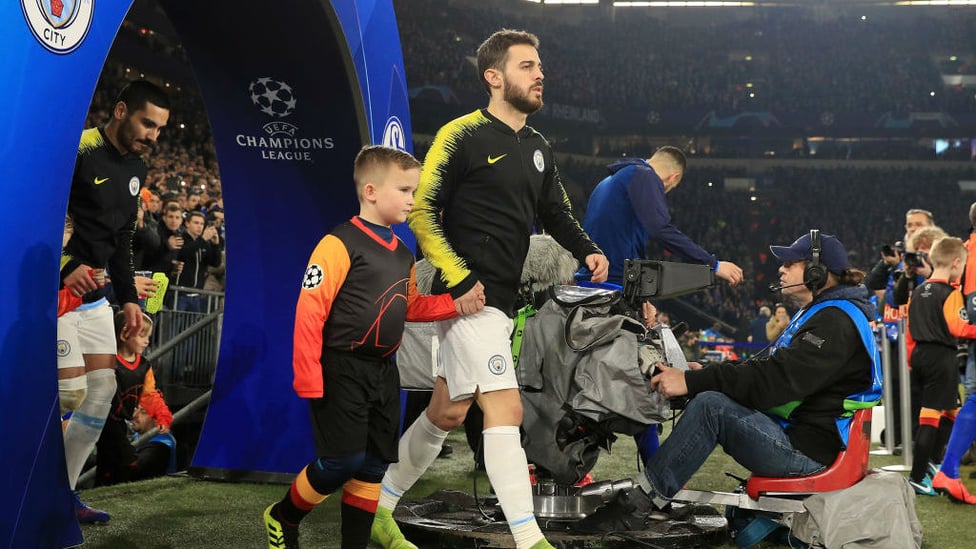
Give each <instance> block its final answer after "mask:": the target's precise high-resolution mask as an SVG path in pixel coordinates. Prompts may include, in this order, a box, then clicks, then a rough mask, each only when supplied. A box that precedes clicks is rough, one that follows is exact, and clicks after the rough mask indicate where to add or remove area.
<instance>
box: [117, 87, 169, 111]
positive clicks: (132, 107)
mask: <svg viewBox="0 0 976 549" xmlns="http://www.w3.org/2000/svg"><path fill="white" fill-rule="evenodd" d="M119 101H121V102H122V103H125V106H126V108H128V109H129V111H133V112H134V111H138V110H140V109H144V108H146V103H152V104H153V105H156V106H157V107H159V108H161V109H166V110H169V109H170V104H169V95H167V94H166V92H165V91H164V90H163V88H160V87H159V86H157V85H156V84H153V83H152V82H150V81H148V80H133V81H132V82H129V83H128V84H126V86H125V87H124V88H122V91H121V92H119V98H118V100H117V101H116V103H118V102H119Z"/></svg>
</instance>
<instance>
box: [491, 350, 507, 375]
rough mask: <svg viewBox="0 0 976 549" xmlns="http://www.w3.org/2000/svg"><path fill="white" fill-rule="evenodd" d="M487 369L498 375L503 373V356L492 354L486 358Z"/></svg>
mask: <svg viewBox="0 0 976 549" xmlns="http://www.w3.org/2000/svg"><path fill="white" fill-rule="evenodd" d="M488 371H490V372H491V373H493V374H495V375H496V376H500V375H502V374H504V373H505V357H503V356H502V355H494V356H492V357H491V358H489V359H488Z"/></svg>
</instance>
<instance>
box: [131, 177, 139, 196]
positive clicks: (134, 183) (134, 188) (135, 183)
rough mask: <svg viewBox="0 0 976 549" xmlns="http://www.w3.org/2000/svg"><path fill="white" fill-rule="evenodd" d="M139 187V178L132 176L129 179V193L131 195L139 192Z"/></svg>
mask: <svg viewBox="0 0 976 549" xmlns="http://www.w3.org/2000/svg"><path fill="white" fill-rule="evenodd" d="M139 187H140V185H139V178H138V177H136V176H132V179H130V180H129V194H131V195H132V196H135V195H137V194H139Z"/></svg>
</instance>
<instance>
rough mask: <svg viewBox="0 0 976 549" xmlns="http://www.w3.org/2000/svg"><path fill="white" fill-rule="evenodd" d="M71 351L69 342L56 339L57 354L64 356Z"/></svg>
mask: <svg viewBox="0 0 976 549" xmlns="http://www.w3.org/2000/svg"><path fill="white" fill-rule="evenodd" d="M70 352H71V344H69V343H68V342H67V341H66V340H64V339H59V340H58V356H60V357H65V356H68V353H70Z"/></svg>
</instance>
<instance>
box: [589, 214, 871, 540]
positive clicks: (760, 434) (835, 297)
mask: <svg viewBox="0 0 976 549" xmlns="http://www.w3.org/2000/svg"><path fill="white" fill-rule="evenodd" d="M811 233H812V231H811ZM815 239H819V240H820V253H819V261H816V260H814V259H813V255H814V254H813V251H812V250H813V248H814V247H815V246H813V245H812V244H811V242H812V241H814V240H815ZM770 250H771V251H772V253H773V255H774V256H776V257H777V258H779V259H780V260H781V261H783V265H782V267H780V269H779V273H780V284H781V289H782V292H783V297H784V298H786V299H789V300H791V301H793V302H794V304H795V305H796V306H798V307H799V308H800V310H799V311H798V312H797V313H796V314H795V315H793V318H792V320H791V321H790V324H789V326H787V328H786V330H785V331H784V332H783V334H782V335H781V336H780V337H779V338H778V339H777V340H776V342H775V343H774V344H773V349H772V351H771V352H770V354H769V355H767V356H762V357H756V358H751V359H749V360H744V361H728V362H722V363H718V364H714V365H711V366H708V367H706V368H703V369H699V370H690V371H682V370H678V369H674V368H668V367H666V366H663V365H660V366H659V367H660V369H661V372H660V373H659V374H657V375H655V376H654V377H653V378H652V379H651V384H652V386H653V387H654V388H655V389H656V390H658V391H660V392H661V393H662V394H663V395H664V396H666V397H669V398H674V397H680V396H685V395H689V396H693V397H695V398H693V399H691V401H690V402H689V403H688V405H687V407H686V409H685V412H684V414H683V415H682V417H681V420H680V421H679V422H678V424H677V425H676V426H675V428H674V430H673V431H672V432H671V434H670V436H669V437H668V438H667V439H666V440H665V441H664V442H663V443H662V444H661V447H660V449H659V450H658V451H657V453H655V454H654V456H652V457H651V459H650V461H649V462H648V463H647V467H646V469H645V471H644V472H643V474H640V475H638V479H637V481H636V482H637V484H638V485H639V487H640V488H639V489H634V490H631V491H630V493H629V494H628V495H627V496H626V497H625V498H622V499H623V500H624V501H622V502H621V504H620V505H617V506H608V507H605V508H604V510H605V512H602V511H604V510H601V512H598V513H597V514H595V515H593V521H594V522H595V524H596V526H597V527H598V528H601V529H602V528H605V527H608V526H610V527H614V528H623V529H628V530H633V529H639V528H642V527H643V525H644V521H645V520H646V519H647V518H648V517H649V516H650V517H655V518H657V517H659V516H660V515H661V513H660V512H659V511H657V510H665V511H666V508H667V504H668V499H669V498H671V497H673V496H674V495H675V494H676V493H677V492H678V491H679V490H681V488H682V487H683V486H684V485H685V483H686V482H688V479H690V478H691V476H692V475H693V474H694V473H695V471H697V470H698V468H699V467H701V465H702V464H703V463H704V462H705V460H706V459H707V458H708V456H709V455H710V454H711V453H712V450H714V449H715V446H716V445H717V444H721V445H722V447H723V448H724V450H725V452H726V453H728V454H729V455H731V456H732V457H733V458H734V459H735V460H736V461H737V462H739V463H740V464H741V465H743V466H744V467H746V468H747V469H749V470H750V471H752V472H753V473H755V474H758V475H763V476H772V477H785V476H802V475H809V474H812V473H816V472H818V471H820V470H822V469H824V468H825V467H827V466H829V465H830V464H831V463H832V462H833V461H834V459H835V458H836V457H837V454H838V453H839V452H840V451H841V450H842V449H843V448H844V447H845V444H846V441H847V435H848V430H849V427H850V417H851V416H852V415H853V414H852V411H853V410H856V409H859V408H865V407H870V406H873V405H874V404H876V403H877V402H878V400H879V398H880V396H881V366H880V355H879V354H878V351H877V346H876V344H875V340H874V336H873V333H872V331H871V326H870V324H869V323H870V321H871V319H872V318H873V312H872V307H871V305H870V303H869V302H868V299H867V298H868V295H867V290H866V288H864V286H862V285H860V284H861V281H862V280H863V278H864V273H862V272H861V271H858V270H855V269H852V268H849V267H848V262H847V252H846V250H845V249H844V246H843V244H841V243H840V241H839V240H837V239H836V238H835V237H833V236H830V235H819V234H818V235H817V236H816V237H814V235H813V234H807V235H804V236H801V237H800V238H798V239H797V240H796V241H795V242H793V244H791V245H789V246H770ZM614 507H616V509H614ZM655 508H656V509H655ZM601 514H602V515H603V518H602V519H601V518H599V516H600V515H601Z"/></svg>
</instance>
